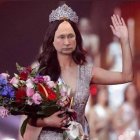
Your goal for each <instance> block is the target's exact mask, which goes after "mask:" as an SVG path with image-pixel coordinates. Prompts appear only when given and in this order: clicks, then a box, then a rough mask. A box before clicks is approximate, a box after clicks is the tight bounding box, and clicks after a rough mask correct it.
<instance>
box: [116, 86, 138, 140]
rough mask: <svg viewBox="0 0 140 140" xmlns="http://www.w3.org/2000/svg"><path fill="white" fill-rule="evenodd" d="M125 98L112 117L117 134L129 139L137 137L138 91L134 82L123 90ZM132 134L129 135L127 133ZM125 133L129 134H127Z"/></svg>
mask: <svg viewBox="0 0 140 140" xmlns="http://www.w3.org/2000/svg"><path fill="white" fill-rule="evenodd" d="M124 96H125V100H124V103H123V104H122V105H121V106H120V108H119V110H118V111H117V113H116V115H115V116H116V117H115V118H114V126H115V130H116V133H117V135H118V136H120V135H122V136H124V137H125V136H126V137H129V139H130V140H138V139H139V137H138V136H139V126H138V113H139V112H138V106H137V99H139V97H138V92H137V89H136V86H135V85H134V84H129V85H128V86H127V87H126V89H125V92H124ZM132 133H133V135H132V136H131V137H130V136H129V135H131V134H132ZM127 134H129V135H128V136H127Z"/></svg>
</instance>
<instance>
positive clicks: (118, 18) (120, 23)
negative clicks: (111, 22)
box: [116, 15, 122, 25]
mask: <svg viewBox="0 0 140 140" xmlns="http://www.w3.org/2000/svg"><path fill="white" fill-rule="evenodd" d="M116 18H117V21H118V23H119V25H122V21H121V19H120V17H119V16H118V15H116Z"/></svg>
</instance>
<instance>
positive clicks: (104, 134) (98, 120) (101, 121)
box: [89, 87, 113, 140]
mask: <svg viewBox="0 0 140 140" xmlns="http://www.w3.org/2000/svg"><path fill="white" fill-rule="evenodd" d="M112 117H113V114H112V110H111V108H110V107H109V106H108V90H107V87H102V88H100V89H99V92H98V94H97V102H96V104H95V106H93V107H92V108H91V110H90V114H89V126H90V136H91V140H109V139H110V130H111V123H112Z"/></svg>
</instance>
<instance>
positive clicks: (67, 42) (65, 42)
mask: <svg viewBox="0 0 140 140" xmlns="http://www.w3.org/2000/svg"><path fill="white" fill-rule="evenodd" d="M64 44H65V45H69V44H70V43H69V39H68V38H67V37H66V38H65V40H64Z"/></svg>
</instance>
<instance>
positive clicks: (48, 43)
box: [38, 20, 86, 81]
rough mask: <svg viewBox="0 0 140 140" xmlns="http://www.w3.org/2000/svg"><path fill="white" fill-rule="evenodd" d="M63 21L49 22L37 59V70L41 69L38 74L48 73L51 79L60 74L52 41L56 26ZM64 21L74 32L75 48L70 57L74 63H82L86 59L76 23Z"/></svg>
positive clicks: (55, 78)
mask: <svg viewBox="0 0 140 140" xmlns="http://www.w3.org/2000/svg"><path fill="white" fill-rule="evenodd" d="M63 21H64V20H58V21H54V22H51V23H50V24H49V27H48V29H47V32H46V35H45V39H44V42H43V49H42V53H41V54H40V56H39V59H38V61H39V63H40V67H39V70H40V71H41V72H40V74H41V75H49V76H50V77H51V79H52V80H53V81H57V80H58V78H59V76H60V74H61V69H60V65H59V62H58V58H57V52H56V50H55V48H54V46H53V41H54V36H55V32H56V30H57V28H58V26H59V25H60V24H61V23H62V22H63ZM66 21H68V22H69V23H70V25H71V26H72V28H73V30H74V32H75V34H76V49H75V50H74V52H73V53H72V58H73V60H74V62H75V63H76V64H78V65H83V64H84V63H85V62H86V60H85V51H84V50H83V48H82V37H81V34H80V32H79V30H78V28H77V25H76V24H75V23H74V22H72V21H70V20H66Z"/></svg>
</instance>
